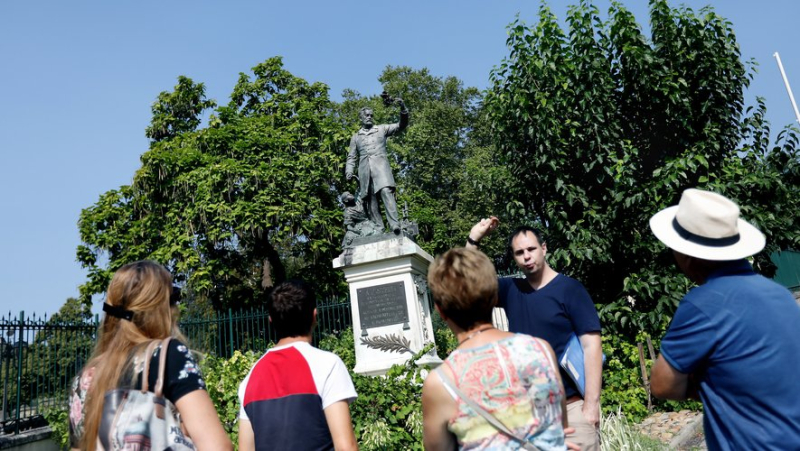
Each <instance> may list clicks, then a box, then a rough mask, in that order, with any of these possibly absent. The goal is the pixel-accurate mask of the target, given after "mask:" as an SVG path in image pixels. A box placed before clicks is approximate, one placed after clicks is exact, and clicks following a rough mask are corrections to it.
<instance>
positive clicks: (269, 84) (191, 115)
mask: <svg viewBox="0 0 800 451" xmlns="http://www.w3.org/2000/svg"><path fill="white" fill-rule="evenodd" d="M213 105H214V103H213V102H211V101H208V100H206V99H205V97H204V90H203V88H202V84H195V83H194V82H193V81H191V80H190V79H187V78H184V77H181V78H180V79H179V83H178V85H176V86H175V92H173V93H162V94H160V95H159V99H158V101H157V102H156V104H155V105H154V106H153V123H152V124H151V126H150V127H148V129H147V135H148V136H149V137H150V138H151V139H152V140H153V141H152V143H151V146H150V149H149V150H148V151H147V152H145V153H144V154H143V155H142V157H141V160H142V166H141V168H140V169H139V170H137V171H136V174H135V175H134V178H133V183H132V184H131V185H129V186H122V187H120V188H119V189H116V190H111V191H108V192H107V193H105V194H103V195H101V196H100V199H99V200H98V202H97V203H96V204H95V205H93V206H91V207H89V208H87V209H85V210H83V212H82V213H81V217H80V222H79V227H80V233H81V239H82V241H83V243H82V244H81V245H80V246H79V248H78V251H77V254H78V260H79V261H80V262H81V263H82V264H83V265H84V266H85V267H87V268H88V270H89V280H88V281H87V282H86V283H85V284H84V285H83V286H82V287H81V294H82V296H83V299H84V301H86V300H88V299H89V297H90V296H91V295H92V294H95V293H100V292H102V291H103V290H105V288H106V286H107V284H108V281H109V279H110V276H111V275H112V274H113V272H114V271H115V270H116V269H117V268H119V267H120V266H122V265H123V264H125V263H128V262H130V261H134V260H138V259H143V258H150V259H154V260H157V261H160V262H162V263H164V264H166V265H167V266H168V267H169V269H170V270H171V271H172V273H173V274H174V275H175V276H176V278H177V280H178V281H179V282H181V283H184V284H185V285H186V289H185V291H186V292H187V293H189V296H190V297H194V299H195V300H204V301H207V302H195V303H194V304H195V306H197V305H200V304H203V305H211V306H213V308H214V309H222V308H227V307H239V306H242V305H246V304H251V303H252V302H255V301H256V300H257V299H258V298H259V296H260V295H261V294H263V285H269V284H270V283H272V282H279V281H281V280H283V279H284V278H286V277H288V276H292V275H293V273H296V272H299V271H303V273H304V274H306V275H307V274H314V277H315V282H316V283H317V284H318V285H319V286H321V287H322V289H323V290H324V289H326V288H328V289H331V288H334V287H336V286H337V284H338V283H339V277H340V276H339V275H338V274H336V273H334V272H333V270H332V269H331V265H330V262H331V259H332V258H333V257H334V256H335V254H337V253H338V246H339V243H340V241H341V236H342V230H341V211H340V209H339V206H338V202H337V199H336V195H337V193H338V192H339V189H338V186H339V184H340V183H341V181H342V179H343V178H344V176H343V164H344V161H343V159H342V158H340V155H341V152H342V149H343V148H344V147H345V146H346V142H347V141H346V140H347V139H348V138H349V136H346V135H345V134H344V133H343V131H342V130H341V127H340V126H339V124H338V123H337V122H336V121H335V120H334V118H333V116H332V115H331V108H332V104H331V101H330V100H329V97H328V88H327V86H326V85H324V84H322V83H308V82H307V81H305V80H303V79H301V78H299V77H296V76H294V75H292V74H291V73H290V72H288V71H287V70H285V69H284V68H283V64H282V61H281V58H279V57H275V58H270V59H268V60H266V61H265V62H263V63H261V64H258V65H256V66H255V67H254V68H253V74H252V76H251V75H248V74H244V73H242V74H240V76H239V80H238V82H237V84H236V86H235V87H234V88H233V92H232V94H231V99H230V102H229V103H228V104H227V105H225V106H222V107H219V108H217V109H216V110H215V114H212V115H211V116H210V119H209V124H208V126H207V127H205V128H201V129H196V127H198V125H199V124H200V121H199V120H198V118H199V115H200V114H201V113H202V112H203V110H204V109H205V108H209V107H211V106H213ZM165 124H166V125H165ZM101 257H104V258H101ZM100 262H104V264H101V263H100ZM190 304H191V303H190ZM191 308H192V306H191V305H190V309H191Z"/></svg>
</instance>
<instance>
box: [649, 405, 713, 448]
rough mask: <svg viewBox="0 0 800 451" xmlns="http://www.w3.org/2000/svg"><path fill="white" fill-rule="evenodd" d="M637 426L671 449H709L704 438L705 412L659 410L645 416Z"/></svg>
mask: <svg viewBox="0 0 800 451" xmlns="http://www.w3.org/2000/svg"><path fill="white" fill-rule="evenodd" d="M637 428H638V429H639V432H641V433H642V434H644V435H647V436H648V437H651V438H653V439H656V440H658V441H660V442H662V443H664V444H665V445H668V446H669V448H670V449H680V450H704V449H707V448H706V445H705V440H704V439H703V414H702V413H700V412H692V411H690V410H681V411H680V412H657V413H654V414H652V415H650V416H649V417H647V418H645V419H644V421H642V422H641V423H639V424H638V425H637Z"/></svg>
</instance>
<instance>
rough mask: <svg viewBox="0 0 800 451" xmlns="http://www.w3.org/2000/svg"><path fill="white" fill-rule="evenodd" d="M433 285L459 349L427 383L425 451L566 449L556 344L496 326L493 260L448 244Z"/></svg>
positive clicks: (434, 272)
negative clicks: (556, 365) (493, 311)
mask: <svg viewBox="0 0 800 451" xmlns="http://www.w3.org/2000/svg"><path fill="white" fill-rule="evenodd" d="M428 286H430V289H431V293H432V294H433V301H434V306H435V308H436V311H437V312H439V315H440V316H441V317H442V319H443V320H444V321H445V322H446V323H447V326H448V327H449V328H450V330H452V331H453V333H454V334H455V336H456V338H457V339H458V347H457V348H456V350H455V351H453V352H452V353H451V354H450V355H449V356H447V359H446V360H445V361H444V363H443V364H442V365H441V366H440V367H439V368H437V370H436V371H432V372H431V373H430V374H429V375H428V377H427V378H426V379H425V384H424V385H423V387H422V412H423V440H424V445H425V449H426V450H452V449H454V447H456V445H457V447H458V449H459V450H500V449H502V450H506V449H525V450H534V449H538V450H565V449H566V444H565V441H564V428H565V427H566V415H565V412H566V402H565V398H564V387H563V386H562V384H561V378H560V376H559V371H558V370H557V369H556V367H555V356H554V355H553V349H552V348H551V347H550V345H549V344H548V343H547V342H546V341H544V340H541V339H538V338H534V337H531V336H529V335H524V334H512V333H509V332H504V331H501V330H498V329H496V328H494V327H493V326H492V310H493V308H494V307H495V306H496V305H497V274H496V272H495V270H494V266H493V265H492V262H491V261H489V258H488V257H486V256H485V255H484V254H483V253H481V252H480V251H477V250H473V249H464V248H456V249H451V250H450V251H448V252H446V253H445V254H444V255H440V256H438V257H437V258H436V260H435V261H434V262H433V264H432V265H431V266H430V268H429V270H428ZM573 449H574V448H573Z"/></svg>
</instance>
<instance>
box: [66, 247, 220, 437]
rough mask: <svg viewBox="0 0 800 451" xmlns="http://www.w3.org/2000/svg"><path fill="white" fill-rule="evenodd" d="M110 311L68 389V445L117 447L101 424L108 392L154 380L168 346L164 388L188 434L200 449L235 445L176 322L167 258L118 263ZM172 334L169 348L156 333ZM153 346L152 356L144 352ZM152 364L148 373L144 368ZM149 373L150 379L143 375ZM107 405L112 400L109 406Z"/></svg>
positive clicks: (105, 308) (104, 423)
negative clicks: (145, 358)
mask: <svg viewBox="0 0 800 451" xmlns="http://www.w3.org/2000/svg"><path fill="white" fill-rule="evenodd" d="M103 311H104V312H105V315H104V317H103V320H102V322H101V323H100V329H99V337H98V342H97V345H96V346H95V349H94V352H93V354H92V357H91V358H90V359H89V362H88V363H87V364H86V366H85V367H84V368H83V370H81V372H80V373H79V375H78V376H77V377H76V379H75V381H74V382H73V386H72V393H71V395H70V402H71V407H70V414H69V417H70V445H71V446H72V448H73V449H81V450H89V451H93V450H95V449H97V448H98V447H103V448H105V449H109V448H113V447H114V445H112V444H109V443H108V440H109V439H108V437H106V434H105V433H101V429H104V428H106V429H107V428H108V427H109V426H108V424H107V423H108V420H107V419H106V421H104V418H103V413H104V412H103V411H104V401H105V397H106V393H107V392H109V391H111V390H115V389H118V388H123V389H124V388H128V389H137V390H141V389H142V387H143V385H144V384H143V382H145V383H146V384H147V387H148V391H150V392H153V391H154V389H153V388H154V387H156V381H157V379H158V370H159V367H160V365H159V360H163V359H159V356H160V354H161V353H162V352H166V356H165V359H166V360H165V370H164V381H163V395H164V397H165V398H166V399H167V400H169V401H171V402H172V404H174V406H175V407H176V408H177V410H178V413H179V414H180V417H181V419H182V422H183V426H184V427H185V432H186V434H187V435H188V436H189V437H190V439H191V440H192V441H193V442H194V446H195V447H196V448H197V449H199V450H203V449H209V450H211V449H213V450H230V449H233V447H232V445H231V442H230V439H229V438H228V436H227V435H226V434H225V431H224V429H223V428H222V424H221V423H220V421H219V418H218V416H217V412H216V410H215V409H214V405H213V404H212V402H211V398H210V397H209V396H208V393H207V392H206V390H205V382H204V381H203V379H202V376H201V375H200V373H199V369H198V366H197V364H196V362H195V360H194V358H193V357H192V355H191V353H190V352H189V349H188V348H187V347H186V344H185V343H186V339H185V338H184V337H183V335H182V334H181V333H180V331H179V330H178V327H177V314H178V309H177V296H174V295H173V287H172V276H171V275H170V273H169V271H167V270H166V268H164V267H163V266H162V265H160V264H158V263H156V262H152V261H138V262H135V263H130V264H127V265H125V266H123V267H122V268H120V269H119V270H118V271H117V272H116V273H115V274H114V277H113V278H112V279H111V283H110V284H109V286H108V293H107V295H106V300H105V303H104V304H103ZM169 337H172V339H171V340H170V341H169V342H168V346H167V348H168V349H166V350H162V349H161V344H160V343H157V342H156V341H157V340H163V339H165V338H169ZM147 351H150V352H151V354H150V355H149V359H150V362H149V364H147V363H146V362H144V361H142V358H141V357H140V356H142V355H144V352H147ZM145 367H148V368H149V369H148V373H149V374H147V375H144V374H143V373H144V368H145ZM145 377H146V380H145V379H144V378H145ZM106 407H108V406H106Z"/></svg>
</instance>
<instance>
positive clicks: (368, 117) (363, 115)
mask: <svg viewBox="0 0 800 451" xmlns="http://www.w3.org/2000/svg"><path fill="white" fill-rule="evenodd" d="M358 118H359V119H360V120H361V126H362V127H364V128H370V127H372V125H373V124H374V122H373V121H372V108H370V107H368V106H365V107H364V108H361V109H360V110H359V111H358Z"/></svg>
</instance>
